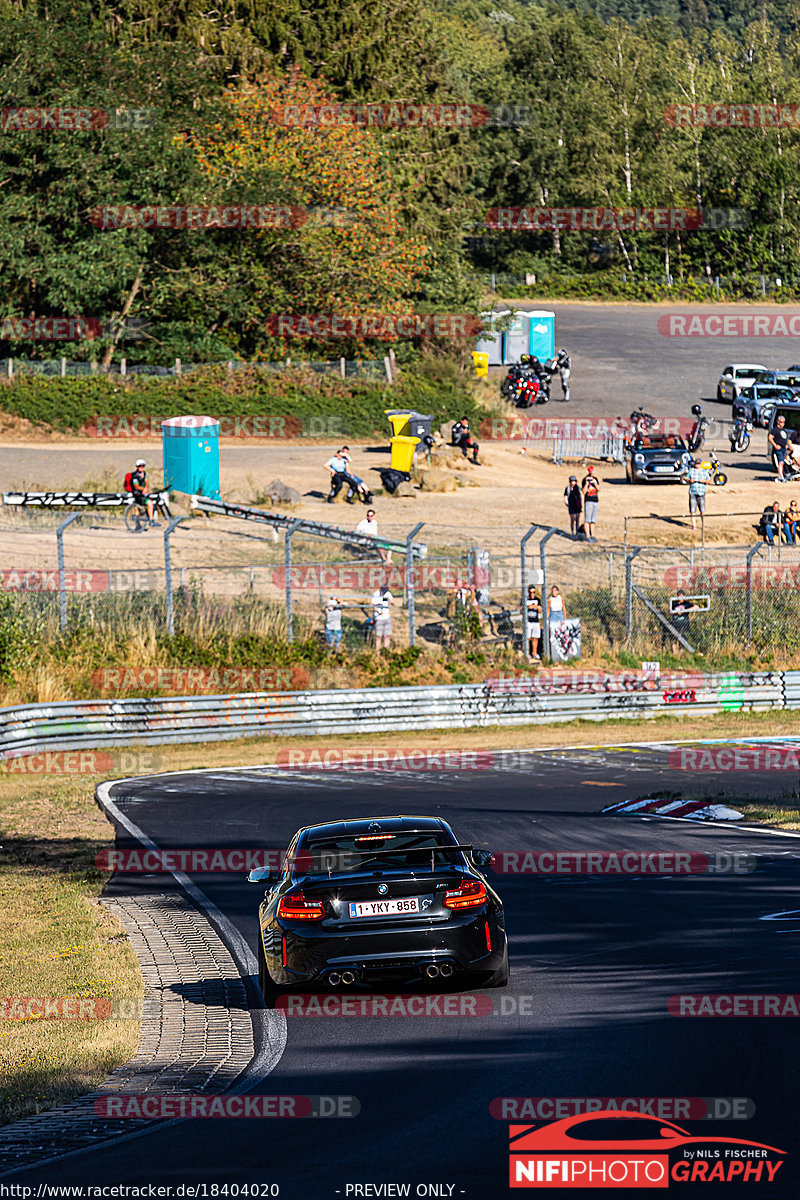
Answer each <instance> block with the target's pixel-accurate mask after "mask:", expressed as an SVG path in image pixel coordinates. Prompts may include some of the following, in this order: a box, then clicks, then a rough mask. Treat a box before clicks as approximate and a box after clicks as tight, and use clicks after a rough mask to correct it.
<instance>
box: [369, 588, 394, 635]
mask: <svg viewBox="0 0 800 1200" xmlns="http://www.w3.org/2000/svg"><path fill="white" fill-rule="evenodd" d="M393 601H394V597H393V596H392V593H391V592H390V591H389V589H388V587H385V586H384V587H380V588H376V589H375V591H374V592H373V593H372V600H371V604H372V615H373V618H374V620H375V649H376V650H380V649H381V643H383V648H385V649H386V650H388V649H389V639H390V638H391V636H392V612H391V608H390V607H389V606H390V605H391V604H392V603H393Z"/></svg>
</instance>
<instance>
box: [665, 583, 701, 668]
mask: <svg viewBox="0 0 800 1200" xmlns="http://www.w3.org/2000/svg"><path fill="white" fill-rule="evenodd" d="M690 612H697V605H696V604H690V603H689V601H688V600H687V599H686V592H685V591H684V590H683V588H678V593H677V595H676V597H675V604H674V605H673V607H672V611H671V613H670V625H671V626H672V628H673V629H674V630H675V632H676V633H679V634H680V635H681V637H682V638H687V639H688V637H689V617H688V614H689V613H690ZM680 645H681V644H680V642H679V641H677V640H676V639H675V638H673V641H672V653H673V654H677V653H678V651H679V649H680Z"/></svg>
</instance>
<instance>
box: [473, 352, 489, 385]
mask: <svg viewBox="0 0 800 1200" xmlns="http://www.w3.org/2000/svg"><path fill="white" fill-rule="evenodd" d="M472 361H473V363H474V364H475V374H476V375H477V376H478V378H479V379H486V378H487V376H488V374H489V355H488V354H487V353H485V352H484V351H483V350H473V351H472Z"/></svg>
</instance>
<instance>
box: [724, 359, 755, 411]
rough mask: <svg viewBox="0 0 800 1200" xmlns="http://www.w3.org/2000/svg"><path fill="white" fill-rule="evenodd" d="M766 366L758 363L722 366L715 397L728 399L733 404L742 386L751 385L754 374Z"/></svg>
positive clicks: (753, 381) (753, 380)
mask: <svg viewBox="0 0 800 1200" xmlns="http://www.w3.org/2000/svg"><path fill="white" fill-rule="evenodd" d="M766 370H767V368H766V367H765V366H764V365H763V364H760V363H731V364H730V366H728V367H724V368H723V371H722V374H721V375H720V377H719V383H718V384H717V399H718V400H719V401H720V402H722V401H723V400H730V402H731V404H733V402H734V400H735V399H736V397H737V396H738V394H739V392H740V391H741V389H742V388H743V387H752V386H753V384H754V383H755V381H756V376H757V375H758V374H759V372H760V371H766Z"/></svg>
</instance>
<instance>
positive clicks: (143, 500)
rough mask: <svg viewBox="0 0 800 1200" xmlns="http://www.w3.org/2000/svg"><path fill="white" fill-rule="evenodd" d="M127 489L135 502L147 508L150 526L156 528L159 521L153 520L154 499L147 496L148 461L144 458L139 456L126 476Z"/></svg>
mask: <svg viewBox="0 0 800 1200" xmlns="http://www.w3.org/2000/svg"><path fill="white" fill-rule="evenodd" d="M129 485H130V486H129ZM125 491H126V492H130V493H131V494H132V496H133V502H134V504H138V505H139V507H140V508H143V509H145V511H146V512H147V519H148V521H149V522H150V527H151V528H153V529H154V528H156V526H157V525H158V524H159V522H158V521H155V520H153V501H152V500H148V498H147V497H148V495H149V493H150V487H149V484H148V482H147V463H146V462H145V461H144V459H143V458H137V460H136V466H135V467H134V469H133V470H132V471H130V472H129V473H128V474H127V475H126V476H125Z"/></svg>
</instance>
